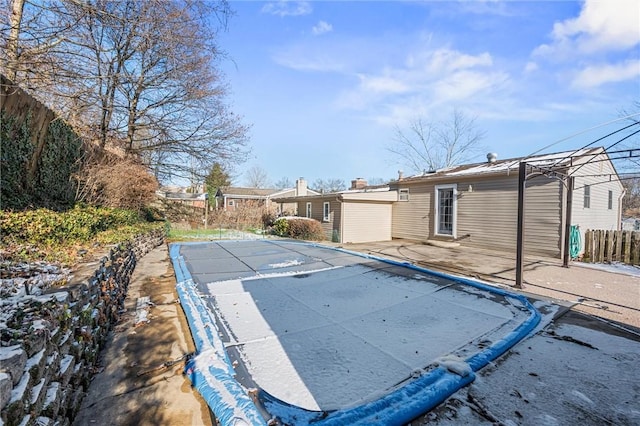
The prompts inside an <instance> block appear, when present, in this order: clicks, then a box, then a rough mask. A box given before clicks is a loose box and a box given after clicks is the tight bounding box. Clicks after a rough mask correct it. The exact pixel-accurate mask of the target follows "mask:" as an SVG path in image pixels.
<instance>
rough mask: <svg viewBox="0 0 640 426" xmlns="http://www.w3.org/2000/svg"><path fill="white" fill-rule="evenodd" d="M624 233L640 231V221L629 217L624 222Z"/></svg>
mask: <svg viewBox="0 0 640 426" xmlns="http://www.w3.org/2000/svg"><path fill="white" fill-rule="evenodd" d="M622 230H623V231H640V219H637V218H635V217H628V218H626V219H624V220H623V221H622Z"/></svg>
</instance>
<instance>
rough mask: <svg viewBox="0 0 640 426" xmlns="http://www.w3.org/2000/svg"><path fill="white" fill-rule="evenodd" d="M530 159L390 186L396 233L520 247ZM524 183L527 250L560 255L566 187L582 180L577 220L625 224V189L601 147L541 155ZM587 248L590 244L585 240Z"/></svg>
mask: <svg viewBox="0 0 640 426" xmlns="http://www.w3.org/2000/svg"><path fill="white" fill-rule="evenodd" d="M522 160H523V159H521V158H518V159H510V160H502V161H488V162H486V163H480V164H470V165H463V166H458V167H452V168H448V169H444V170H438V171H435V172H432V173H424V174H422V175H419V176H413V177H410V178H406V179H398V180H397V181H394V182H391V183H390V189H391V190H395V191H398V192H399V200H402V201H398V202H397V203H394V205H393V222H392V223H393V230H392V238H407V239H414V240H421V241H427V240H445V241H459V242H461V243H463V244H465V245H469V246H474V247H479V248H493V249H499V250H506V251H514V252H515V249H516V237H517V214H518V203H517V199H518V169H519V164H520V162H521V161H522ZM526 161H527V164H529V165H531V167H530V171H529V173H528V178H527V181H526V184H525V188H526V189H525V200H526V202H525V252H526V253H528V254H541V255H548V256H554V257H557V256H561V255H562V251H563V248H564V239H565V235H564V234H565V219H566V213H567V211H566V210H567V203H566V200H567V186H566V185H565V184H564V182H563V180H562V179H561V177H563V176H573V177H574V178H575V182H574V191H573V202H572V210H571V225H575V226H578V227H579V229H580V232H581V233H582V234H583V235H584V231H586V230H587V229H619V226H620V225H619V224H620V217H621V198H622V195H623V187H622V184H621V183H620V181H619V178H618V176H617V174H616V171H615V168H614V167H613V164H612V163H611V161H610V159H609V157H608V155H607V154H606V152H605V151H604V149H602V148H593V149H585V150H579V151H575V152H574V151H571V152H561V153H556V154H549V155H541V156H536V157H531V158H527V159H526ZM582 247H584V242H583V243H582Z"/></svg>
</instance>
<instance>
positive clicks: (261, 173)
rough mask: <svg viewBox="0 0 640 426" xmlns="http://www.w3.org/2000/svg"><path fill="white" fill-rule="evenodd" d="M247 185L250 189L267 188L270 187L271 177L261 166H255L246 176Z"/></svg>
mask: <svg viewBox="0 0 640 426" xmlns="http://www.w3.org/2000/svg"><path fill="white" fill-rule="evenodd" d="M244 178H245V179H244V181H245V185H247V186H248V187H250V188H267V187H268V186H269V175H268V174H267V171H266V170H265V169H263V168H262V167H260V166H253V167H251V168H250V169H249V170H247V171H246V172H245V174H244Z"/></svg>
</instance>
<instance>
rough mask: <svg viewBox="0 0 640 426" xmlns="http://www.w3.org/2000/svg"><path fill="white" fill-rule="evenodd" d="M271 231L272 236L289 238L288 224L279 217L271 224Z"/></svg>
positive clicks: (283, 218)
mask: <svg viewBox="0 0 640 426" xmlns="http://www.w3.org/2000/svg"><path fill="white" fill-rule="evenodd" d="M272 231H273V233H274V234H276V235H279V236H281V237H288V236H289V222H288V221H287V218H286V217H281V218H280V219H277V220H276V221H275V222H273V228H272Z"/></svg>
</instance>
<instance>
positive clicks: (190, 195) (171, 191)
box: [156, 187, 207, 210]
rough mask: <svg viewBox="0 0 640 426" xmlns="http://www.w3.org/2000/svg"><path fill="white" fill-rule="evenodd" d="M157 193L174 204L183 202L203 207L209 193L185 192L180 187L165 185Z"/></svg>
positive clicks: (182, 203) (186, 204) (183, 203)
mask: <svg viewBox="0 0 640 426" xmlns="http://www.w3.org/2000/svg"><path fill="white" fill-rule="evenodd" d="M156 195H157V196H158V197H159V198H161V199H164V200H166V201H169V202H172V203H174V204H181V205H185V206H191V207H196V208H200V209H203V210H204V208H205V206H206V202H207V194H206V193H194V192H184V191H181V190H180V188H175V187H174V188H171V187H165V188H161V189H159V190H158V191H156Z"/></svg>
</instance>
